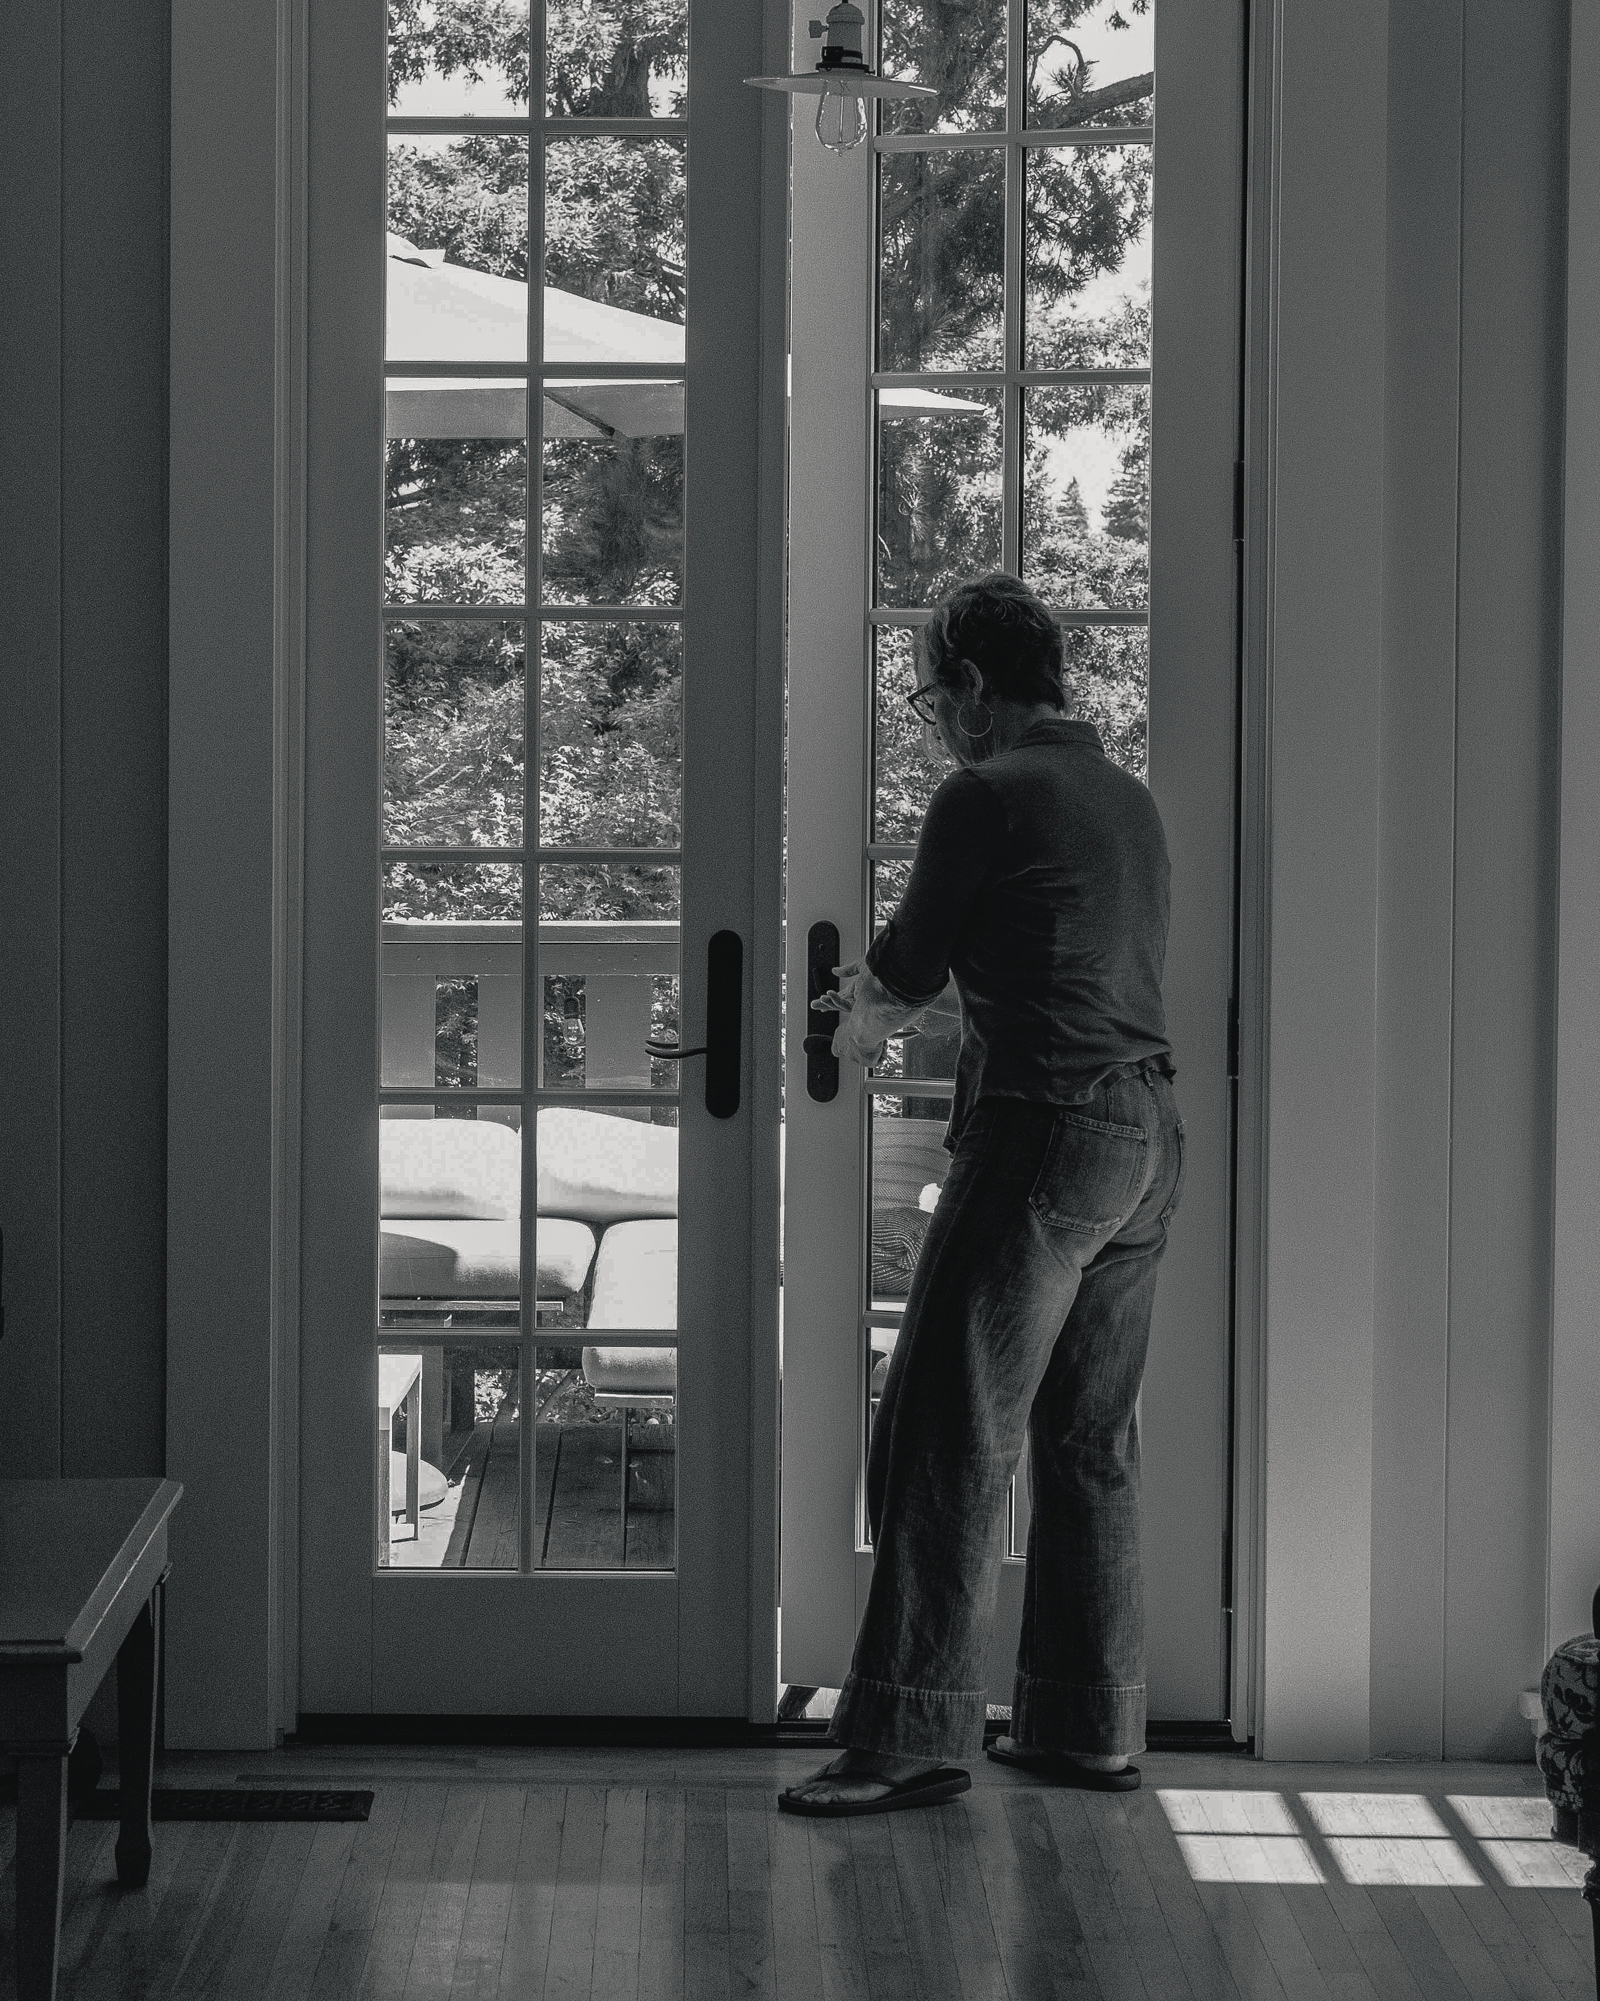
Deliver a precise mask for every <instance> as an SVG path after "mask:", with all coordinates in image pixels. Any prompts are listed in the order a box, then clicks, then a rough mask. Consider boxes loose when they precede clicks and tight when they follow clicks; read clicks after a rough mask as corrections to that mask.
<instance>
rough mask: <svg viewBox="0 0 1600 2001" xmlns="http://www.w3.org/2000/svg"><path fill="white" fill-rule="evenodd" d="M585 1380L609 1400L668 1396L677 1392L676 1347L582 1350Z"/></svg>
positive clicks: (591, 1387)
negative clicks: (611, 1398)
mask: <svg viewBox="0 0 1600 2001" xmlns="http://www.w3.org/2000/svg"><path fill="white" fill-rule="evenodd" d="M583 1374H584V1380H585V1381H586V1382H587V1383H588V1385H589V1387H590V1389H592V1390H598V1391H599V1392H600V1394H601V1395H602V1396H612V1397H626V1396H635V1397H671V1396H676V1395H677V1393H678V1351H677V1349H676V1348H585V1349H584V1351H583Z"/></svg>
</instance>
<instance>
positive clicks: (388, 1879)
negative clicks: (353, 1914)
mask: <svg viewBox="0 0 1600 2001" xmlns="http://www.w3.org/2000/svg"><path fill="white" fill-rule="evenodd" d="M449 1793H450V1788H449V1787H448V1786H446V1785H429V1784H426V1783H424V1784H419V1785H414V1786H409V1787H408V1788H407V1789H406V1799H405V1805H404V1808H403V1809H402V1811H401V1816H400V1826H399V1829H398V1831H397V1833H396V1835H395V1841H394V1847H393V1849H392V1850H391V1852H390V1855H389V1868H388V1872H387V1874H386V1875H385V1877H384V1880H383V1889H382V1893H381V1894H380V1896H379V1898H378V1909H377V1915H376V1917H375V1919H374V1922H373V1927H372V1948H371V1950H370V1952H369V1953H368V1954H367V1961H366V1965H365V1966H364V1967H363V1968H362V1972H361V1985H360V1988H359V1990H358V1991H359V1993H360V1994H361V1995H362V1996H363V1997H366V1996H371V1997H372V2001H399V1997H400V1996H401V1995H403V1994H404V1993H405V1988H406V1976H407V1974H408V1973H409V1972H410V1971H411V1955H412V1952H413V1950H414V1949H415V1947H416V1943H417V1927H418V1926H419V1925H420V1924H421V1922H422V1904H423V1899H424V1898H425V1897H426V1895H427V1891H428V1879H429V1876H430V1873H431V1871H432V1868H433V1855H434V1850H435V1848H436V1847H437V1846H438V1841H439V1827H440V1824H441V1822H442V1821H443V1819H444V1807H445V1801H446V1800H447V1799H448V1797H449Z"/></svg>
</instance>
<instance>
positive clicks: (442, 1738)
mask: <svg viewBox="0 0 1600 2001" xmlns="http://www.w3.org/2000/svg"><path fill="white" fill-rule="evenodd" d="M299 1723H300V1727H299V1729H298V1730H296V1731H294V1732H292V1733H290V1734H287V1735H286V1736H285V1737H284V1740H283V1741H284V1745H285V1748H287V1749H294V1748H296V1747H300V1746H307V1745H313V1744H316V1745H324V1744H396V1745H411V1746H417V1745H439V1744H452V1745H472V1744H482V1745H492V1746H497V1747H515V1748H520V1749H546V1748H548V1749H587V1750H631V1749H635V1748H637V1749H644V1750H670V1751H733V1750H773V1749H775V1748H776V1749H782V1748H784V1747H795V1748H803V1747H805V1746H807V1745H812V1744H821V1743H823V1742H824V1741H825V1740H826V1738H827V1734H828V1724H827V1721H826V1719H825V1718H822V1717H817V1718H813V1719H807V1718H797V1719H796V1720H795V1721H793V1722H785V1723H751V1722H750V1721H748V1720H747V1719H746V1718H745V1717H742V1716H409V1715H346V1714H343V1713H339V1712H333V1711H316V1712H307V1713H303V1714H302V1715H301V1717H300V1719H299ZM1005 1730H1006V1722H1005V1720H1003V1719H1001V1718H998V1717H996V1718H991V1720H990V1721H989V1722H988V1724H986V1726H985V1728H984V1733H983V1734H984V1742H985V1743H986V1744H987V1743H992V1742H993V1741H994V1739H995V1738H996V1737H1000V1736H1003V1735H1004V1734H1005ZM1145 1742H1146V1745H1147V1746H1148V1748H1149V1749H1150V1750H1152V1751H1204V1752H1209V1753H1211V1754H1212V1755H1213V1756H1218V1755H1221V1756H1233V1757H1239V1758H1249V1757H1253V1756H1254V1754H1255V1745H1254V1743H1253V1742H1252V1741H1249V1740H1247V1741H1246V1742H1244V1743H1240V1742H1239V1741H1238V1739H1237V1738H1235V1736H1234V1735H1233V1732H1232V1730H1231V1729H1230V1727H1229V1726H1228V1724H1226V1723H1181V1722H1158V1723H1150V1724H1147V1725H1146V1727H1145Z"/></svg>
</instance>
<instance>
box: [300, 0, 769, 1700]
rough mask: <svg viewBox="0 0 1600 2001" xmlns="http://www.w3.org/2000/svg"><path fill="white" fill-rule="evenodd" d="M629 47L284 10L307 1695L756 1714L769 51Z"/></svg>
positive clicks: (551, 26) (498, 23) (666, 10)
mask: <svg viewBox="0 0 1600 2001" xmlns="http://www.w3.org/2000/svg"><path fill="white" fill-rule="evenodd" d="M636 16H637V10H630V9H627V8H622V7H616V6H605V5H591V4H582V0H532V4H531V10H530V6H529V4H528V0H522V5H521V8H520V11H519V9H518V7H517V6H516V5H514V4H505V5H497V6H487V5H485V6H480V7H466V8H461V9H456V10H454V11H453V12H451V13H449V14H448V15H447V14H446V12H445V11H444V10H435V9H432V8H430V7H428V6H425V5H418V4H415V0H393V4H392V5H391V8H390V15H389V20H388V22H387V30H388V34H387V50H386V47H385V28H386V23H385V19H384V10H383V5H382V0H355V4H348V5H343V6H340V7H333V8H313V9H312V10H311V34H312V47H311V51H310V62H311V79H312V90H311V132H310V148H309V158H310V185H309V209H310V244H311V261H310V269H309V272H308V287H307V296H308V316H309V330H310V337H309V367H308V382H307V401H308V409H309V446H308V482H307V490H308V517H307V537H306V541H307V549H308V556H307V579H306V585H307V594H306V601H307V606H308V628H307V657H308V672H307V716H306V725H307V727H306V741H307V785H306V790H307V822H306V859H305V875H306V888H305V907H306V920H305V968H304V976H305V995H306V1001H305V1050H306V1059H305V1081H304V1128H305V1133H306V1163H305V1173H304V1188H305V1206H304V1214H303V1218H302V1244H303V1272H304V1281H303V1316H302V1327H303V1335H302V1413H301V1414H302V1425H301V1466H302V1488H301V1493H302V1502H301V1542H302V1592H301V1616H302V1686H301V1698H300V1706H301V1709H302V1711H304V1712H333V1713H357V1712H363V1711H372V1712H400V1713H425V1712H447V1713H474V1712H477V1713H522V1714H529V1713H532V1714H552V1713H590V1714H611V1713H661V1714H675V1713H677V1714H713V1715H744V1714H747V1713H750V1711H751V1710H752V1709H755V1710H757V1711H759V1710H761V1709H762V1707H763V1705H765V1706H766V1707H767V1708H768V1710H769V1711H770V1704H771V1700H772V1689H773V1674H774V1667H773V1660H774V1654H775V1647H774V1636H773V1624H774V1608H773V1604H772V1597H773V1589H772V1574H771V1573H772V1566H771V1562H770V1559H769V1558H768V1557H767V1556H766V1555H764V1552H763V1548H762V1524H763V1520H764V1519H765V1520H766V1521H767V1522H769V1523H770V1510H768V1509H764V1507H763V1504H762V1502H761V1500H760V1495H761V1494H762V1492H763V1491H770V1489H771V1487H772V1484H773V1481H774V1476H775V1465H774V1458H775V1442H774V1441H775V1422H774V1419H775V1395H776V1310H777V1307H776V1256H775V1250H776V1244H775V1235H776V1165H777V1090H776V1067H777V1065H776V1052H774V1054H773V1058H772V1061H771V1062H770V1063H768V1062H765V1061H764V1060H763V1056H762V1052H761V1051H760V1049H759V1048H758V1047H757V1046H756V1037H755V1036H754V1034H753V1032H752V1019H753V997H754V993H755V985H756V981H757V979H759V978H760V977H762V974H763V952H764V951H765V952H766V956H767V958H768V959H769V960H770V958H771V949H770V946H764V944H763V937H765V938H766V939H768V940H770V939H771V938H772V937H774V936H775V933H776V908H777V896H776V856H775V854H773V855H772V857H771V861H772V881H771V883H770V884H767V883H766V882H765V880H764V878H763V874H762V870H763V866H764V856H765V855H766V850H765V849H764V848H763V846H762V839H763V836H762V831H761V828H762V822H761V820H760V810H759V809H760V802H761V800H762V798H763V796H765V797H769V798H775V797H776V796H777V793H778V789H779V787H780V786H781V767H780V766H779V763H778V758H777V734H776V731H775V730H772V731H769V732H767V733H766V735H765V736H764V735H763V726H762V722H761V716H762V713H763V703H764V702H765V703H768V704H769V706H770V707H772V709H773V710H774V712H775V711H776V705H777V703H778V701H779V700H780V699H781V693H780V675H781V661H779V660H778V659H777V658H776V657H775V655H774V649H773V646H772V644H771V641H770V639H769V637H768V634H769V632H770V631H771V630H772V629H774V625H775V622H773V621H767V622H766V624H765V625H764V624H763V621H762V619H761V617H760V593H761V587H762V582H761V580H762V576H763V569H762V563H763V557H762V549H761V544H760V525H761V522H762V520H763V518H764V517H763V468H764V466H765V467H766V468H767V469H768V471H769V473H770V470H771V459H770V454H769V456H768V458H767V459H766V460H763V457H762V452H761V442H760V436H759V424H758V413H759V409H760V403H761V380H760V366H761V362H760V356H761V339H760V336H761V326H760V296H759V287H760V271H761V260H760V255H759V243H758V237H757V225H758V221H759V202H760V198H761V178H762V155H761V131H762V122H761V111H760V105H759V101H758V100H757V99H756V97H755V94H754V93H753V92H750V91H748V90H746V89H744V88H743V86H742V82H741V79H742V78H743V76H745V75H746V74H750V73H753V72H755V71H757V70H759V69H760V68H761V67H762V62H761V58H762V48H761V33H760V29H761V22H760V16H759V10H754V9H749V8H746V7H744V6H742V5H740V4H737V0H684V5H683V7H682V8H681V10H675V9H674V8H672V7H671V6H667V7H658V8H655V9H652V10H651V14H650V19H649V23H648V26H646V25H643V24H641V22H640V20H639V19H638V18H636ZM769 483H770V481H769ZM767 742H770V743H771V745H772V746H773V748H772V752H771V754H770V756H769V755H767V754H766V753H764V751H763V744H764V743H767ZM769 765H770V767H771V768H770V769H769V768H767V767H768V766H769ZM769 819H772V820H773V822H774V825H775V816H769ZM774 841H775V835H774ZM763 926H764V927H765V930H764V932H763V929H762V927H763ZM766 972H767V977H768V980H769V983H770V984H771V985H772V987H773V988H774V990H775V986H776V981H775V977H774V975H775V972H776V967H775V963H774V964H772V965H770V966H768V967H767V968H766ZM696 1051H698V1052H699V1053H694V1052H696ZM752 1274H759V1280H757V1279H753V1277H752ZM769 1541H770V1536H769ZM763 1661H764V1663H765V1664H764V1665H763Z"/></svg>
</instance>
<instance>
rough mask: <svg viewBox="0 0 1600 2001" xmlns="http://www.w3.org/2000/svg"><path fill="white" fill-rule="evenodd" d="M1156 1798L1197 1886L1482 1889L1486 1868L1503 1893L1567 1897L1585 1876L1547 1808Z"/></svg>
mask: <svg viewBox="0 0 1600 2001" xmlns="http://www.w3.org/2000/svg"><path fill="white" fill-rule="evenodd" d="M1157 1797H1158V1798H1159V1799H1160V1801H1161V1805H1162V1809H1163V1811H1164V1812H1165V1814H1166V1817H1167V1821H1168V1824H1169V1825H1170V1827H1171V1828H1172V1832H1173V1837H1174V1839H1175V1840H1176V1842H1177V1844H1178V1849H1179V1852H1180V1853H1181V1854H1182V1856H1183V1859H1184V1863H1185V1866H1186V1867H1187V1868H1188V1871H1189V1874H1190V1876H1191V1877H1192V1878H1193V1879H1194V1881H1195V1882H1197V1883H1286V1884H1293V1883H1326V1882H1328V1881H1330V1880H1335V1881H1342V1882H1345V1883H1350V1884H1356V1885H1361V1886H1364V1887H1369V1886H1383V1885H1388V1886H1392V1887H1396V1888H1407V1889H1450V1890H1458V1889H1482V1888H1483V1887H1484V1886H1485V1882H1486V1877H1485V1874H1484V1870H1485V1867H1487V1869H1488V1870H1491V1871H1492V1872H1493V1874H1494V1876H1496V1877H1498V1879H1499V1881H1500V1882H1501V1883H1503V1884H1504V1885H1506V1886H1507V1887H1508V1888H1511V1889H1516V1890H1544V1889H1573V1888H1576V1887H1577V1886H1578V1885H1579V1884H1581V1883H1582V1881H1583V1877H1584V1871H1585V1869H1586V1867H1587V1864H1586V1863H1585V1861H1584V1858H1583V1857H1582V1856H1581V1855H1579V1854H1578V1853H1577V1852H1576V1850H1574V1849H1571V1848H1567V1847H1563V1846H1560V1845H1558V1844H1557V1843H1556V1842H1554V1841H1552V1839H1551V1837H1550V1809H1549V1807H1548V1805H1546V1803H1545V1802H1544V1801H1543V1800H1542V1799H1539V1798H1536V1797H1529V1796H1527V1795H1516V1796H1506V1797H1502V1796H1486V1795H1480V1794H1451V1795H1449V1796H1448V1798H1447V1800H1446V1801H1444V1802H1435V1801H1433V1800H1430V1799H1428V1798H1427V1797H1426V1796H1425V1795H1424V1794H1422V1793H1356V1792H1303V1793H1289V1794H1285V1793H1275V1792H1258V1791H1253V1790H1250V1791H1243V1790H1241V1791H1237V1792H1228V1791H1222V1790H1186V1789H1183V1788H1178V1787H1163V1788H1161V1789H1159V1791H1158V1794H1157ZM1443 1807H1447V1808H1448V1812H1449V1817H1448V1818H1447V1817H1446V1813H1445V1812H1444V1811H1443V1810H1442V1808H1443ZM1452 1822H1453V1823H1454V1825H1453V1824H1452ZM1463 1831H1464V1833H1465V1836H1466V1837H1467V1838H1466V1839H1465V1840H1463V1838H1462V1834H1463Z"/></svg>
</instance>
